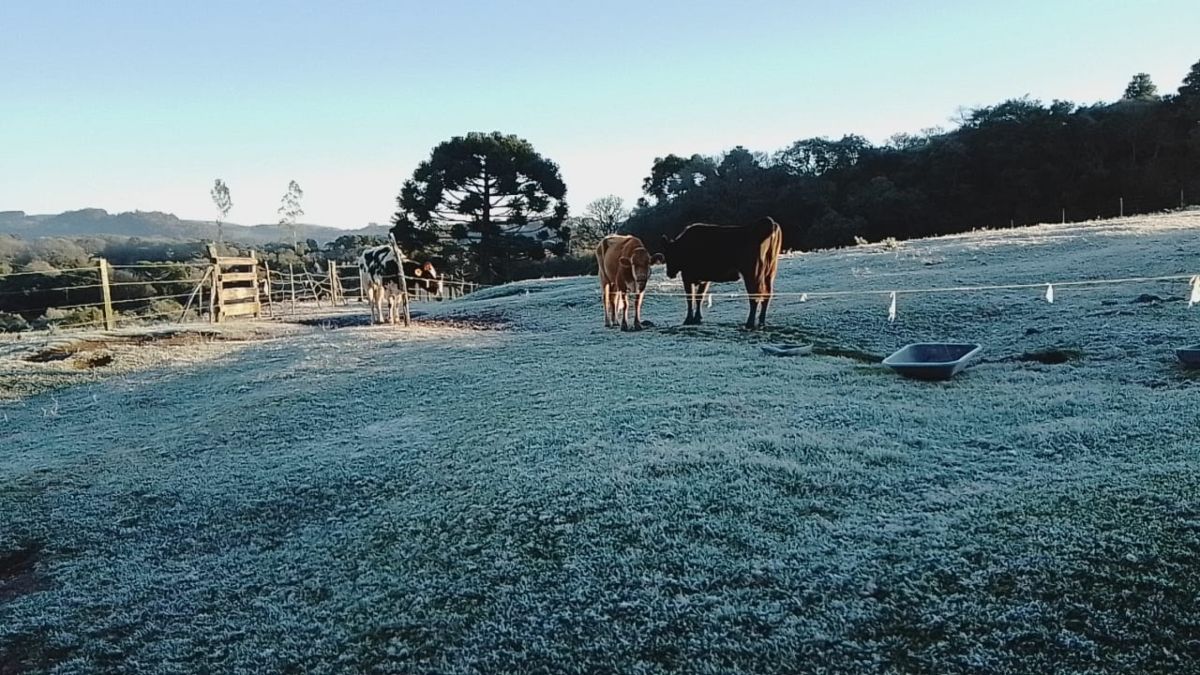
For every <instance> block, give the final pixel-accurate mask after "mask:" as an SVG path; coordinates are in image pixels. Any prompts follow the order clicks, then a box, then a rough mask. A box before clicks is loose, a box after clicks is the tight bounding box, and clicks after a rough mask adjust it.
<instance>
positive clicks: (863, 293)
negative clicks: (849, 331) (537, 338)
mask: <svg viewBox="0 0 1200 675" xmlns="http://www.w3.org/2000/svg"><path fill="white" fill-rule="evenodd" d="M1197 276H1198V275H1197V274H1196V273H1193V274H1171V275H1167V276H1160V277H1124V278H1118V279H1083V280H1075V281H1042V282H1038V283H1022V284H993V285H980V286H945V287H933V288H880V289H875V290H846V291H840V290H838V291H786V292H785V291H776V292H775V293H772V294H771V297H772V298H789V297H796V298H808V299H810V300H811V299H816V298H843V297H871V296H880V295H883V296H887V295H890V294H892V293H895V294H896V295H898V296H900V295H925V294H939V293H942V294H944V293H975V292H984V291H1008V290H1028V289H1045V288H1046V287H1047V286H1053V287H1056V288H1058V287H1063V288H1077V287H1082V286H1111V285H1115V284H1131V283H1154V282H1166V281H1182V280H1188V281H1190V280H1193V279H1195V278H1196V277H1197ZM597 293H599V291H597ZM646 295H648V296H660V297H671V298H686V297H691V296H694V295H695V294H694V293H685V292H682V291H681V292H672V291H646ZM707 295H709V296H712V297H714V298H730V299H734V298H750V297H752V296H753V297H757V295H758V294H755V293H746V292H744V291H736V292H729V293H718V292H713V291H709V293H708V294H707Z"/></svg>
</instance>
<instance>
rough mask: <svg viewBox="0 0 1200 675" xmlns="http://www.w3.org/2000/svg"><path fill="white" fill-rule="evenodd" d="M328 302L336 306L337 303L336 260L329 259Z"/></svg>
mask: <svg viewBox="0 0 1200 675" xmlns="http://www.w3.org/2000/svg"><path fill="white" fill-rule="evenodd" d="M329 304H331V305H333V306H334V307H337V304H338V278H337V261H336V260H330V261H329Z"/></svg>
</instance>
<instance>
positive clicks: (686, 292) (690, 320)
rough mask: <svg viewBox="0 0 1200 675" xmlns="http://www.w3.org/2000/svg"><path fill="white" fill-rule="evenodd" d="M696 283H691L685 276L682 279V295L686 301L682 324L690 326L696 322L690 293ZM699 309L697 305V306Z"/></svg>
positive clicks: (692, 291) (693, 290)
mask: <svg viewBox="0 0 1200 675" xmlns="http://www.w3.org/2000/svg"><path fill="white" fill-rule="evenodd" d="M695 285H696V284H694V283H692V282H691V280H689V279H688V278H687V277H684V279H683V296H684V300H686V301H687V317H685V318H684V320H683V325H685V326H691V325H692V324H694V323H696V316H695V315H694V314H692V294H693V293H694V292H695V289H694V288H693V287H694V286H695ZM697 309H699V307H697Z"/></svg>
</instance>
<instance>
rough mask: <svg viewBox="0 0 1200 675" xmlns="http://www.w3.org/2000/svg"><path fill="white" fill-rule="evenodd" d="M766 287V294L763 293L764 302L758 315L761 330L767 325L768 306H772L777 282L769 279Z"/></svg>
mask: <svg viewBox="0 0 1200 675" xmlns="http://www.w3.org/2000/svg"><path fill="white" fill-rule="evenodd" d="M764 286H765V292H764V293H763V296H762V300H761V302H762V309H760V310H759V314H758V327H759V328H763V327H765V326H766V325H767V305H769V304H771V298H772V296H774V295H775V280H774V279H768V280H767V281H766V283H765V284H764Z"/></svg>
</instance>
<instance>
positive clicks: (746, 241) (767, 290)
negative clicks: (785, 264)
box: [663, 218, 783, 330]
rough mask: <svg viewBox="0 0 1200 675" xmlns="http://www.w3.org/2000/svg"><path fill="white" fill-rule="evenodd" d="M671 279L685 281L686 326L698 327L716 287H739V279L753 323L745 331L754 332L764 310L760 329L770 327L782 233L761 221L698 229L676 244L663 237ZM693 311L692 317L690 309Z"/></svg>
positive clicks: (680, 237) (685, 232)
mask: <svg viewBox="0 0 1200 675" xmlns="http://www.w3.org/2000/svg"><path fill="white" fill-rule="evenodd" d="M663 240H664V241H663V243H664V248H663V253H664V255H665V256H666V259H667V276H668V277H670V278H672V279H674V278H675V275H677V274H682V275H683V290H684V292H685V293H686V294H687V308H688V309H687V318H686V319H684V321H683V323H684V325H692V324H698V323H700V320H701V319H702V317H701V315H700V301H701V300H703V299H704V296H705V294H706V293H708V285H709V283H711V282H713V281H737V280H738V277H739V276H740V277H741V278H742V280H743V281H745V283H746V293H747V294H748V295H749V296H750V317H749V318H748V319H746V328H748V329H751V330H753V329H754V327H755V325H754V313H755V310H757V309H758V307H759V305H760V304H761V305H762V309H761V310H760V313H759V316H758V326H759V327H762V326H765V325H766V323H767V305H768V304H770V302H771V295H772V293H774V290H775V271H776V268H778V266H779V250H780V248H781V247H782V245H783V230H782V229H780V227H779V223H776V222H775V220H774V219H772V218H763V219H762V220H760V221H758V222H756V223H755V224H753V225H750V226H727V225H710V224H708V223H694V224H692V225H688V226H687V227H686V228H684V230H683V232H680V233H679V234H678V235H676V236H675V238H673V239H672V238H671V237H667V236H664V237H663ZM693 305H694V306H695V310H694V311H693V309H692V307H693Z"/></svg>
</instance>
